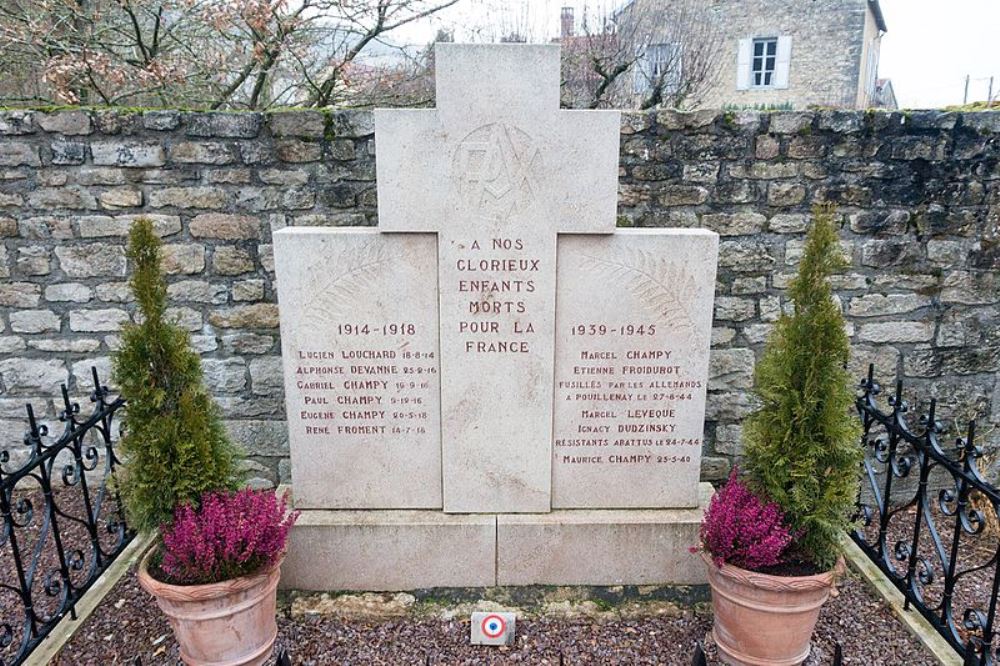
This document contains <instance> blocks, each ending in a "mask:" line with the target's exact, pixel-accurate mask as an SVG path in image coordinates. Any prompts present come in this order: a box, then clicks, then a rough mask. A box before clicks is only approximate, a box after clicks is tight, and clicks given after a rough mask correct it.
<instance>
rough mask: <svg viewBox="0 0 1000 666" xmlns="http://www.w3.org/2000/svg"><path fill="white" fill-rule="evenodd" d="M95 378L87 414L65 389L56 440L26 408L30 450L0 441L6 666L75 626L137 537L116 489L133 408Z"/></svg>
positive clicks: (0, 621)
mask: <svg viewBox="0 0 1000 666" xmlns="http://www.w3.org/2000/svg"><path fill="white" fill-rule="evenodd" d="M91 375H92V379H93V390H92V391H91V393H90V401H91V402H92V403H93V408H92V410H91V411H90V412H89V413H88V414H81V411H80V405H79V404H78V403H76V402H73V401H72V400H71V399H70V395H69V391H68V390H67V388H66V386H65V385H63V386H62V396H61V402H62V405H61V407H58V408H57V409H58V411H59V413H58V420H59V422H61V424H62V427H61V433H59V434H58V436H56V435H55V434H54V433H53V434H50V432H49V430H50V426H49V425H47V424H45V423H42V422H40V420H39V418H38V417H36V415H35V411H34V409H33V408H32V406H31V405H28V406H27V433H26V434H25V436H24V443H23V446H10V445H9V443H8V442H0V447H3V448H0V512H2V514H3V531H2V533H0V666H8V665H11V666H12V665H14V664H20V663H22V662H23V661H24V660H25V659H26V658H27V656H28V655H29V654H31V652H32V650H34V649H35V648H36V647H37V646H38V644H39V643H41V641H42V640H44V638H45V637H46V636H47V635H48V634H49V632H51V630H52V629H53V628H54V627H55V626H56V624H57V623H58V622H59V621H60V620H61V619H62V618H63V617H64V616H65V615H67V614H69V615H70V616H71V617H72V618H74V619H75V618H76V612H75V607H76V604H77V602H78V601H79V600H80V598H81V597H82V596H83V595H84V594H85V593H86V592H87V590H88V589H89V588H90V586H91V585H92V584H93V582H94V581H95V580H96V579H97V578H98V577H99V576H100V575H101V573H103V572H104V570H105V569H107V567H108V565H109V564H110V563H111V562H112V561H114V559H115V558H116V557H117V556H118V555H119V554H120V553H121V552H122V551H123V550H124V549H125V547H126V546H127V545H128V544H129V542H130V541H131V540H132V538H133V537H134V533H133V532H132V530H130V529H129V527H128V525H127V524H126V522H125V516H124V512H123V507H122V504H121V501H120V498H119V496H118V493H117V490H116V487H115V485H114V483H113V479H114V477H115V470H116V467H117V466H118V465H120V461H119V459H118V457H117V456H116V455H115V449H114V446H115V443H116V441H117V437H116V433H115V431H114V427H115V425H116V424H115V417H116V415H117V414H118V411H119V410H120V409H121V408H122V407H123V406H124V405H125V400H124V399H123V398H122V397H121V396H117V397H114V396H112V393H111V392H110V391H109V390H108V388H107V387H106V386H103V385H102V384H101V382H100V379H99V377H98V373H97V370H96V369H94V368H92V369H91ZM56 427H57V426H55V425H53V427H52V428H53V430H54V429H55V428H56Z"/></svg>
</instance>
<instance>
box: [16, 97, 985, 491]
mask: <svg viewBox="0 0 1000 666" xmlns="http://www.w3.org/2000/svg"><path fill="white" fill-rule="evenodd" d="M373 132H374V127H373V122H372V116H371V114H370V113H367V112H355V111H335V112H325V113H324V112H318V111H317V112H314V111H302V112H285V113H274V114H269V115H261V114H254V113H180V112H175V111H148V112H145V113H143V112H125V111H85V110H65V111H57V112H52V113H43V112H39V111H0V442H2V443H0V448H10V449H11V450H12V451H13V452H14V454H15V456H16V454H17V452H18V450H19V448H20V442H21V438H22V436H23V431H24V418H23V415H24V404H25V402H29V401H30V402H32V403H33V404H34V405H35V408H36V411H37V412H39V413H40V414H42V415H43V416H44V417H45V419H46V420H47V421H48V422H50V423H51V425H52V432H58V431H59V424H58V423H57V422H56V420H55V417H56V416H57V413H58V411H57V410H58V409H59V408H58V407H57V404H56V403H54V402H53V398H55V397H56V396H57V395H58V390H59V385H60V383H63V382H67V383H68V385H69V387H70V390H71V393H72V394H73V395H74V396H76V397H78V398H79V399H80V400H81V402H83V403H86V399H87V394H88V392H89V389H88V388H87V382H86V378H87V376H88V373H89V368H90V367H91V365H93V364H96V365H97V367H98V368H100V370H101V374H102V376H104V377H109V374H110V373H109V369H108V366H109V358H110V354H111V352H112V350H113V349H114V348H115V346H116V344H117V339H118V338H117V335H118V331H119V330H120V328H121V325H122V323H123V322H125V321H127V320H129V319H130V318H131V317H132V316H134V306H133V304H132V303H131V302H130V299H129V295H128V290H127V285H126V276H127V269H128V266H127V261H126V258H125V234H126V233H127V229H128V226H129V224H130V222H131V221H132V220H133V219H134V218H135V217H136V216H137V215H139V214H143V215H148V216H150V217H152V218H153V219H154V221H155V222H156V225H157V227H158V228H159V229H160V231H161V233H162V235H163V236H164V240H165V242H166V253H165V254H166V267H167V271H168V272H169V273H170V277H169V282H170V291H169V294H170V298H171V300H172V304H173V313H174V315H175V316H176V317H177V320H178V322H179V323H180V324H181V325H182V326H184V327H185V328H186V329H188V330H190V331H191V334H192V340H193V342H194V344H195V346H196V347H197V349H198V350H199V352H200V353H201V354H202V358H203V364H204V368H205V373H206V379H207V382H208V384H209V386H210V388H211V390H212V393H213V394H214V395H215V397H216V399H217V400H218V402H219V404H220V405H221V407H222V410H223V412H224V414H225V418H226V420H227V423H228V425H229V428H230V431H231V432H232V434H233V436H234V437H235V439H236V440H237V441H239V442H240V443H241V444H243V446H244V447H245V448H246V449H247V451H248V453H249V454H250V456H251V460H252V465H253V468H254V469H253V475H254V476H255V477H257V478H258V480H259V482H260V483H265V482H269V483H274V482H277V481H279V480H280V481H286V480H288V476H289V470H288V462H287V453H288V450H287V434H286V428H285V422H284V406H283V398H282V390H283V389H282V381H281V359H280V341H279V331H278V308H277V305H276V303H275V284H274V280H275V276H274V263H273V258H272V252H271V248H272V245H271V235H272V233H273V232H274V231H276V230H278V229H280V228H283V227H285V226H288V225H331V226H348V225H373V224H375V223H376V220H377V208H376V206H377V202H376V191H375V162H374V138H373ZM581 140H586V137H581ZM621 149H622V152H621V179H620V201H619V213H620V217H619V224H621V225H630V226H648V227H656V226H675V227H695V226H703V227H707V228H709V229H713V230H715V231H717V232H719V233H720V234H721V236H722V239H721V240H722V242H721V255H720V266H719V277H718V284H717V289H716V294H717V295H716V304H715V324H714V333H713V337H714V339H713V355H712V364H711V372H712V377H711V381H710V384H709V391H710V394H709V401H708V419H707V425H706V445H705V446H706V449H705V459H704V460H705V468H704V476H705V477H706V478H710V479H718V478H721V477H722V476H724V475H725V474H726V472H727V470H728V466H729V464H730V462H731V460H732V458H733V456H737V455H738V454H739V452H740V446H741V444H740V425H739V423H740V420H741V419H742V417H743V416H745V415H746V414H747V413H748V412H749V411H750V410H751V409H752V404H751V402H750V400H749V398H748V397H747V394H746V391H747V389H748V388H749V387H750V385H751V381H752V371H753V365H754V360H755V358H757V357H759V355H760V353H761V351H762V349H763V345H764V342H765V339H766V336H767V334H768V331H769V329H770V327H771V326H772V325H773V322H774V321H775V319H776V318H777V317H778V314H779V312H780V311H781V309H782V308H784V307H787V306H788V301H787V298H786V291H785V290H786V288H787V286H788V283H789V280H790V279H791V277H792V276H793V275H794V271H795V264H796V262H797V260H798V258H799V256H800V254H801V251H802V247H803V238H804V232H805V230H806V228H807V225H808V221H809V214H810V208H811V206H812V204H813V203H814V202H818V201H833V202H836V203H837V204H839V206H840V213H841V215H842V218H843V228H842V231H841V237H842V241H843V247H844V252H845V254H846V255H847V257H848V259H849V261H850V268H849V269H848V270H847V271H845V272H844V274H843V275H841V276H839V277H838V278H837V279H836V289H837V294H838V297H839V299H840V302H841V304H842V306H843V308H844V310H845V312H846V314H847V318H848V322H849V324H848V327H849V332H850V335H851V340H852V342H853V345H854V352H855V356H854V360H853V361H852V372H853V373H854V374H855V375H857V376H859V377H860V375H861V373H862V372H863V369H864V367H865V366H866V365H867V363H868V362H870V361H873V362H875V363H876V364H877V367H878V374H879V376H881V377H882V378H883V380H884V381H885V382H886V383H891V381H892V379H893V378H894V377H896V376H897V375H899V376H902V377H906V378H908V379H907V385H908V386H910V387H911V388H912V390H913V391H914V394H913V397H914V398H918V397H922V398H929V397H931V396H937V397H938V398H939V400H940V401H941V407H940V409H939V414H942V415H943V416H944V417H945V418H946V419H947V418H950V417H951V416H956V415H957V416H962V417H970V416H973V415H979V416H980V417H983V418H984V419H985V422H986V423H988V422H991V421H992V422H993V423H996V422H997V421H1000V384H998V382H997V370H998V369H1000V326H998V325H997V322H998V321H1000V312H998V310H1000V283H998V272H1000V114H998V113H968V114H956V113H942V112H924V113H914V114H910V115H906V114H900V113H862V112H844V111H823V112H803V113H774V114H758V113H723V114H720V113H717V112H698V113H693V114H679V113H675V112H660V113H635V114H625V115H624V116H623V124H622V142H621ZM919 409H920V405H919V404H915V405H914V412H915V413H917V412H918V410H919ZM982 430H984V431H988V428H983V429H982ZM987 438H989V439H990V440H991V441H993V442H994V443H1000V433H998V432H997V431H993V432H992V434H988V435H987ZM942 441H946V440H945V439H944V438H942Z"/></svg>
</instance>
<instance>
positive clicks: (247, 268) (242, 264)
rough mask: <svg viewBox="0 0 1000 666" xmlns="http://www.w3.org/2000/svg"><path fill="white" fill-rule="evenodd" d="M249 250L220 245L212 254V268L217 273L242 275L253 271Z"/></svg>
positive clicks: (251, 256)
mask: <svg viewBox="0 0 1000 666" xmlns="http://www.w3.org/2000/svg"><path fill="white" fill-rule="evenodd" d="M253 269H254V263H253V255H252V254H251V253H250V250H248V249H246V248H242V247H233V246H232V245H220V246H218V247H216V248H215V252H214V254H213V255H212V270H213V271H215V272H216V274H218V275H242V274H243V273H249V272H251V271H253Z"/></svg>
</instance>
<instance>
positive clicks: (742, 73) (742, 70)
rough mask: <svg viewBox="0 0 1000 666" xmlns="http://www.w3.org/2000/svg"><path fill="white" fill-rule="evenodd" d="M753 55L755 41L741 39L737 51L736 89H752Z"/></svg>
mask: <svg viewBox="0 0 1000 666" xmlns="http://www.w3.org/2000/svg"><path fill="white" fill-rule="evenodd" d="M752 53H753V40H752V39H741V40H740V44H739V48H738V49H737V51H736V89H737V90H749V89H750V60H751V54H752Z"/></svg>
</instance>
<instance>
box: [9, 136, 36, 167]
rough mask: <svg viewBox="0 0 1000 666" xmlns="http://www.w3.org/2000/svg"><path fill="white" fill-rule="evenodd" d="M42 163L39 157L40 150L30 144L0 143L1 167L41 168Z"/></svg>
mask: <svg viewBox="0 0 1000 666" xmlns="http://www.w3.org/2000/svg"><path fill="white" fill-rule="evenodd" d="M41 164H42V161H41V160H40V159H39V157H38V148H37V147H36V146H33V145H31V144H30V143H22V142H20V141H4V142H3V143H0V166H4V167H18V166H28V167H37V166H41Z"/></svg>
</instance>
